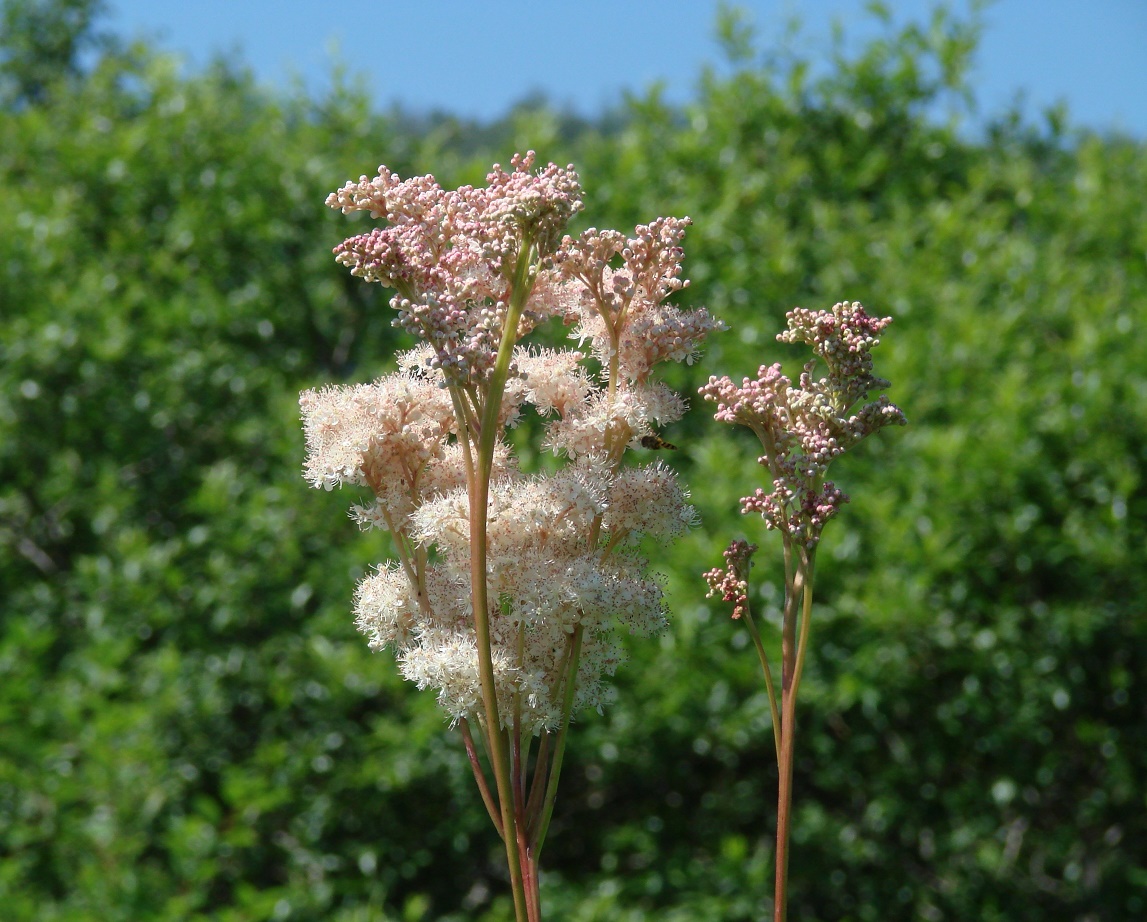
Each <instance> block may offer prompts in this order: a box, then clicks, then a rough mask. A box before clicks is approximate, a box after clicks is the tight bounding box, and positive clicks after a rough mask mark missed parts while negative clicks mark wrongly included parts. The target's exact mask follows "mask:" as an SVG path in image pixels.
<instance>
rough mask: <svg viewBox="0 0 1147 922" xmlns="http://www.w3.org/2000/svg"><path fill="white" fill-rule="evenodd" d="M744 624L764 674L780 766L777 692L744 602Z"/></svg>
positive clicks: (751, 615) (763, 650) (754, 626)
mask: <svg viewBox="0 0 1147 922" xmlns="http://www.w3.org/2000/svg"><path fill="white" fill-rule="evenodd" d="M742 620H743V621H744V622H745V627H746V628H747V629H748V631H749V636H750V637H752V638H753V644H754V646H756V648H757V658H758V659H759V660H760V661H761V669H763V670H764V673H765V688H767V689H768V692H769V711H770V712H771V713H772V715H773V746H774V748H775V749H776V753H777V763H778V764H780V759H781V713H780V709H779V708H778V707H777V692H776V689H775V688H774V687H773V671H772V669H770V668H769V657H768V656H767V654H766V653H765V645H764V644H763V643H762V642H761V634H760V632H759V631H758V630H757V625H756V622H754V621H753V613H752V611H750V609H749V603H748V602H747V601H746V602H745V613H744V615H743V616H742Z"/></svg>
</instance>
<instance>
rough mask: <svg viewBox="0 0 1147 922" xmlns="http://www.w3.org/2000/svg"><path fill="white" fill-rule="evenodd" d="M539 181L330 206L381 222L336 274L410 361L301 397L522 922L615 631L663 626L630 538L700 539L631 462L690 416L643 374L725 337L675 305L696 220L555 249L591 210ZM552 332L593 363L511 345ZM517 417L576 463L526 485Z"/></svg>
mask: <svg viewBox="0 0 1147 922" xmlns="http://www.w3.org/2000/svg"><path fill="white" fill-rule="evenodd" d="M533 166H534V154H533V153H532V152H530V153H528V154H526V155H525V156H524V157H523V156H515V157H514V158H513V160H512V162H511V169H510V170H508V171H507V170H503V169H502V168H501V167H500V166H497V165H495V166H494V168H493V170H492V171H491V172H490V174H489V175H488V176H487V182H488V185H487V186H485V187H481V188H475V187H471V186H463V187H461V188H459V189H457V190H453V191H448V190H444V189H443V188H441V187H440V186H439V185H438V183H437V182H436V181H435V179H434V177H432V176H422V177H418V178H414V179H408V180H402V179H400V178H399V177H398V176H396V175H395V174H394V173H392V172H390V171H389V170H388V169H386V168H385V167H380V168H379V172H378V176H377V177H375V178H373V179H369V178H367V177H365V176H363V177H362V178H361V179H360V180H359V181H358V182H357V183H354V182H348V183H347V184H346V185H345V186H344V187H343V188H342V189H340V190H338V191H337V192H335V193H332V194H331V195H330V196H329V198H328V199H327V203H328V204H329V205H330V206H332V207H335V208H340V209H341V210H342V211H343V212H344V213H349V212H353V211H365V212H368V213H369V214H370V215H371V216H372V217H374V218H385V220H386V222H387V224H386V226H385V227H381V228H375V229H373V230H371V231H370V232H369V233H365V234H361V235H359V236H355V237H351V238H350V239H348V240H346V241H345V242H343V243H342V244H340V245H339V246H338V247H336V249H335V253H336V257H337V259H338V261H339V262H340V263H341V264H343V265H345V266H347V267H349V268H350V270H351V273H352V274H353V275H356V276H359V277H361V278H363V279H365V280H366V281H368V282H378V283H381V284H383V285H385V286H387V287H389V288H392V289H393V290H394V291H395V295H394V297H393V298H392V300H391V306H392V307H393V308H394V309H395V310H396V311H397V317H396V319H395V321H394V322H395V324H396V325H397V326H400V327H402V328H403V329H404V330H406V331H407V332H409V333H412V334H414V335H415V336H416V337H417V338H418V339H419V340H420V344H419V345H418V346H417V347H416V348H414V349H412V350H411V351H409V352H406V353H404V354H402V355H400V356H398V365H399V370H398V371H397V372H395V373H394V374H391V375H387V376H385V377H382V378H379V379H378V380H376V381H374V382H373V383H371V384H357V385H350V386H330V387H325V388H321V389H318V390H310V391H307V392H305V393H304V394H303V395H302V397H301V400H300V404H301V407H302V416H303V424H304V430H305V433H306V443H307V459H306V464H305V476H306V478H307V480H308V481H309V482H310V483H311V484H312V485H313V486H316V487H325V488H327V489H331V488H332V487H334V486H336V485H339V484H344V483H350V484H355V485H358V486H362V487H366V488H367V489H369V491H370V493H371V494H372V496H371V498H370V499H369V501H367V502H365V503H363V504H360V505H357V506H354V507H353V509H352V516H353V518H354V519H355V520H356V521H357V522H358V523H359V524H360V525H361V526H362V527H364V528H372V527H376V528H382V529H385V530H386V531H388V532H389V533H390V535H391V537H392V539H393V545H394V549H395V553H396V555H397V560H396V561H394V562H391V563H388V564H387V565H385V566H382V567H380V568H379V569H378V570H377V571H376V572H374V573H372V574H370V575H368V576H367V577H366V578H365V579H364V580H363V581H362V582H361V583H360V584H359V587H358V590H357V593H356V596H355V615H356V623H357V625H358V627H359V629H360V630H362V631H363V632H364V633H365V634H366V635H367V637H368V638H369V641H370V644H371V646H372V647H374V648H376V649H377V648H383V647H390V648H392V649H393V650H394V651H395V654H396V656H397V660H398V664H399V668H400V670H401V672H402V674H403V675H404V676H405V677H406V678H407V679H409V680H411V681H413V682H414V683H416V684H417V685H418V687H419V688H433V689H435V690H436V691H437V694H438V700H439V702H440V703H441V705H442V707H443V709H444V710H445V711H446V713H447V714H448V715H449V718H450V720H451V722H452V723H453V724H456V725H457V726H458V727H459V728H460V730H461V735H462V738H463V740H464V743H465V746H466V750H467V753H468V755H469V759H470V764H471V767H472V768H473V772H474V777H475V779H476V781H477V784H478V788H479V790H480V792H481V795H482V798H483V801H484V802H485V805H486V808H487V810H488V812H489V815H490V818H491V820H492V822H493V824H494V826H495V828H496V829H497V831H498V834H499V835H500V836H501V838H502V840H503V842H504V844H505V848H506V857H507V864H508V868H509V874H510V883H511V888H512V891H513V898H514V907H515V914H516V917H517V919H518V920H519V922H521V920H530V922H535V920H538V919H540V918H541V902H540V897H539V891H538V882H539V881H538V857H539V854H540V852H541V849H542V845H543V842H544V840H545V836H546V831H547V828H548V826H549V822H550V817H551V815H552V811H553V804H554V797H555V794H556V790H557V783H558V777H559V774H560V771H561V765H562V758H563V753H564V751H565V744H566V737H567V731H568V729H569V725H570V721H571V719H572V717H573V714H574V713H575V712H576V711H578V710H579V709H582V708H586V707H598V708H600V707H601V705H602V703H603V702H604V701H605V699H606V696H607V687H606V684H605V681H606V678H607V677H608V676H609V675H611V674H612V673H613V672H614V670H615V669H616V668H617V666H618V664H619V663H620V662H621V661H622V659H623V658H624V651H623V648H622V646H621V645H620V643H619V640H618V632H619V631H620V630H628V631H630V632H631V633H636V634H641V635H649V634H654V633H656V632H658V631H660V630H661V629H662V628H663V627H664V625H665V609H664V602H663V598H662V591H661V588H660V585H659V584H658V582H657V581H656V580H655V579H653V578H651V577H650V576H649V575H647V573H646V561H645V560H643V559H642V557H641V556H640V555H639V554H638V552H637V549H636V539H637V537H638V536H640V535H642V534H645V535H653V536H655V537H658V538H661V539H667V538H670V537H672V536H674V535H676V534H678V533H680V532H682V531H683V530H684V529H685V528H687V527H688V526H689V525H691V524H692V523H693V522H694V518H695V513H694V512H693V510H692V508H691V507H690V506H689V505H688V502H687V493H686V492H685V491H684V490H683V489H682V487H681V486H680V485H679V484H678V482H677V479H676V477H675V475H674V474H673V472H672V471H671V470H670V469H669V468H668V467H666V466H664V465H662V464H660V463H653V464H646V465H639V466H633V465H623V457H624V455H625V453H626V451H627V450H628V449H630V448H635V447H638V446H640V444H641V442H642V440H643V439H645V440H649V439H650V438H651V437H653V434H654V428H655V427H659V426H662V425H665V424H668V423H672V422H674V421H675V420H677V419H678V418H679V417H680V416H681V414H682V413H683V412H684V409H685V404H684V401H683V400H682V399H681V398H680V397H679V396H677V395H676V394H674V393H673V392H671V391H670V390H669V389H668V388H666V387H664V386H663V385H660V384H657V383H655V382H653V381H652V380H651V379H650V372H651V370H652V368H653V366H654V365H656V364H657V363H659V362H662V361H666V360H672V361H692V359H693V357H694V355H695V353H696V350H697V349H698V347H699V345H700V343H701V342H702V341H703V340H704V338H705V336H706V335H707V334H708V333H709V332H710V331H711V330H713V329H716V328H717V327H718V326H719V324H718V323H717V322H716V321H714V320H713V319H712V318H711V317H710V316H709V314H708V313H707V312H706V311H704V310H696V311H684V310H680V309H678V308H676V307H673V306H671V305H669V304H667V303H665V301H666V298H668V297H669V296H670V295H672V294H673V293H674V292H676V291H679V290H680V289H682V288H684V287H685V286H686V285H687V284H688V283H687V282H686V281H685V280H683V279H682V278H681V259H682V255H683V253H682V249H681V241H682V238H683V236H684V233H685V228H686V226H687V225H688V223H689V222H688V220H687V219H674V218H659V219H657V220H656V221H654V222H652V223H651V224H650V225H648V226H640V227H638V228H637V230H636V233H635V236H633V237H628V238H627V237H626V236H625V235H623V234H621V233H619V232H616V231H609V230H597V229H593V228H591V229H590V230H587V231H586V232H585V233H583V234H582V235H581V236H580V237H577V238H572V237H569V236H563V232H564V230H565V227H566V224H567V222H568V221H569V220H570V218H571V217H572V216H573V215H574V214H575V213H576V212H578V211H580V210H581V208H582V199H581V187H580V184H579V181H578V177H577V174H576V173H575V172H574V171H573V169H572V168H571V167H566V168H561V167H558V166H555V165H554V164H549V165H548V166H546V167H544V168H543V169H540V170H537V171H535V170H534V169H533ZM551 317H560V318H561V319H562V320H564V321H565V322H566V323H567V324H572V325H573V334H572V338H574V339H577V340H578V341H579V342H580V343H581V344H583V345H585V344H588V346H589V349H588V352H585V353H583V352H581V351H577V350H571V349H566V350H552V349H532V348H527V347H523V346H521V345H519V340H520V339H521V338H522V337H523V336H524V335H525V334H527V333H528V332H529V331H530V330H532V329H533V328H535V327H537V326H538V325H539V324H541V323H543V322H544V321H546V320H547V319H549V318H551ZM526 405H532V406H533V408H534V409H535V410H536V411H537V412H538V413H539V414H541V415H542V416H544V417H547V418H549V419H550V422H549V423H548V425H547V427H546V429H545V447H547V448H549V449H552V450H553V451H554V452H555V453H558V454H563V455H565V457H566V458H567V459H568V464H567V465H566V466H565V467H564V468H563V469H561V470H559V471H558V472H557V473H555V474H549V475H537V474H535V475H528V474H526V473H524V472H522V471H521V470H520V469H519V467H518V465H517V463H516V460H515V457H514V453H513V451H512V449H511V447H510V445H509V443H508V442H507V441H506V439H505V438H504V433H505V431H506V429H507V428H508V427H512V426H513V425H515V423H516V422H517V421H518V420H519V418H520V415H521V413H522V410H523V408H524V407H525V406H526ZM475 731H477V732H475ZM535 744H536V745H535ZM490 775H492V776H493V781H494V783H493V785H491V784H490V781H489V776H490Z"/></svg>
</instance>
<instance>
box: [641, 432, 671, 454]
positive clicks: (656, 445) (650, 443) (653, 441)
mask: <svg viewBox="0 0 1147 922" xmlns="http://www.w3.org/2000/svg"><path fill="white" fill-rule="evenodd" d="M641 447H642V448H648V449H649V450H650V451H660V450H661V449H662V448H665V449H668V450H669V451H676V450H677V446H676V445H674V444H673V443H672V442H666V441H665V439H663V438H661V436H659V435H656V434H654V435H643V436H642V437H641Z"/></svg>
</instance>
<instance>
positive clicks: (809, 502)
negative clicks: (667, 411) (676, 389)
mask: <svg viewBox="0 0 1147 922" xmlns="http://www.w3.org/2000/svg"><path fill="white" fill-rule="evenodd" d="M787 318H788V330H787V331H786V332H784V333H781V334H779V335H778V336H777V339H778V340H780V341H781V342H786V343H798V342H800V343H807V344H808V345H810V346H812V348H813V352H814V355H815V358H814V359H813V360H812V361H810V362H808V363H807V364H806V365H805V366H804V370H803V371H802V373H801V376H800V382H799V385H798V386H797V387H794V386H793V384H792V381H791V380H790V379H789V378H788V377H786V376H785V375H784V374H783V373H782V372H781V366H780V365H779V364H778V365H771V366H766V365H762V366H761V368H760V369H759V371H758V373H757V378H756V380H751V379H749V378H745V379H744V381H743V382H742V384H741V385H740V387H738V386H737V385H735V384H734V383H733V382H732V381H731V380H730V379H729V378H727V377H724V378H719V379H718V378H716V377H712V378H710V379H709V383H708V384H706V385H705V386H704V387H702V388H701V393H702V394H703V395H704V396H705V398H706V399H707V400H712V401H714V402H715V403H716V404H717V412H716V414H715V416H716V418H717V419H718V420H720V421H721V422H727V423H735V424H739V425H743V426H748V427H749V428H750V429H752V430H753V431H754V432H755V433H756V434H757V437H758V438H759V439H760V441H761V445H762V446H763V447H764V454H763V455H762V456H761V457H760V458H759V459H758V460H759V462H760V463H761V464H762V465H763V466H765V467H767V468H768V470H769V472H770V474H771V476H772V482H773V489H772V492H769V493H766V492H765V491H764V490H763V489H758V490H757V491H756V492H755V493H754V494H753V495H752V496H747V497H744V498H743V499H742V500H741V511H742V512H743V513H744V514H748V513H753V512H755V513H760V515H761V516H762V517H763V518H764V520H765V524H766V526H767V527H768V528H775V529H778V530H781V531H783V532H784V533H785V534H786V535H788V536H789V537H791V538H792V539H794V540H796V541H797V542H799V543H801V544H804V545H805V546H806V547H808V548H813V547H815V546H816V544H817V543H818V542H819V540H820V534H821V530H822V529H823V528H824V525H825V523H826V522H827V521H828V520H829V519H830V518H832V517H833V516H834V515H835V514H836V513H837V511H838V510H839V509H840V507H841V505H843V504H844V503H846V502H848V497H847V496H846V495H845V494H844V493H842V492H841V491H840V490H839V489H837V487H836V486H835V485H834V484H833V483H832V481H826V480H825V479H824V475H825V472H826V471H827V470H828V467H829V465H830V464H831V463H832V461H833V459H835V458H836V457H838V456H839V455H841V454H843V453H844V452H845V451H847V450H848V449H849V448H851V447H852V446H853V445H855V444H856V443H857V442H859V441H860V440H861V439H863V438H865V437H866V436H868V435H871V434H872V433H873V432H876V431H878V430H880V429H882V428H884V427H885V426H890V425H903V424H904V423H905V419H904V414H903V413H901V412H900V410H899V408H897V407H896V406H894V405H893V404H891V403H889V401H888V398H887V397H884V396H880V397H879V398H877V399H876V400H874V401H872V402H870V403H866V404H864V406H862V407H860V408H859V409H858V410H855V412H854V407H855V406H856V404H857V403H858V402H859V401H861V400H864V399H866V398H867V397H868V394H869V392H870V391H875V390H881V389H883V388H886V387H888V386H889V382H887V381H885V380H884V379H882V378H878V377H876V376H875V375H874V374H873V373H872V355H871V351H872V349H873V347H875V346H876V345H877V344H879V342H880V339H879V334H880V333H881V332H882V331H883V330H884V328H885V327H887V326H888V324H890V323H891V322H892V318H890V317H884V318H879V319H878V318H874V317H870V316H869V315H868V314H867V313H866V312H865V310H864V308H863V307H862V306H861V305H860V304H859V303H858V302H855V301H854V302H852V303H847V302H842V303H839V304H836V305H834V306H833V308H832V310H831V311H810V310H805V309H804V308H796V309H795V310H792V311H790V312H789V313H788V315H787ZM821 363H823V365H824V366H826V368H827V374H826V375H825V376H824V377H822V378H819V379H814V377H813V375H814V373H815V372H816V370H817V367H818V365H819V364H821Z"/></svg>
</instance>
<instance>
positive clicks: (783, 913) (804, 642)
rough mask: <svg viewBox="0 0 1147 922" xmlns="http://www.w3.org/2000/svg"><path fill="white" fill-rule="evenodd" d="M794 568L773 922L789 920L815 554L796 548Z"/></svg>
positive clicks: (786, 632) (784, 642)
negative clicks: (797, 753) (799, 719)
mask: <svg viewBox="0 0 1147 922" xmlns="http://www.w3.org/2000/svg"><path fill="white" fill-rule="evenodd" d="M797 552H798V553H797V560H796V567H795V569H792V570H791V574H792V575H791V579H789V580H787V581H786V582H787V585H786V587H785V620H784V629H783V632H782V639H781V649H782V653H781V655H782V658H783V660H784V665H783V672H782V678H781V707H782V710H783V712H784V713H783V716H782V718H781V748H780V756H779V758H778V762H777V767H778V774H779V780H778V783H777V857H776V890H775V896H774V900H773V922H785V920H786V919H787V917H788V880H789V832H790V828H791V825H792V800H793V753H794V750H795V741H796V707H797V704H796V702H797V689H798V688H799V686H800V678H801V672H802V671H803V669H804V658H805V653H806V651H807V649H808V635H809V623H810V621H811V617H810V616H811V615H812V589H813V563H814V557H815V552H814V551H809V550H806V549H805V548H804V547H803V546H798V548H797ZM785 562H786V571H789V570H790V567H789V566H788V565H791V563H792V547H791V546H790V543H789V539H788V537H787V536H786V538H785ZM798 605H799V606H800V609H801V614H800V622H801V624H800V639H799V641H798V640H797V637H796V621H797V608H798Z"/></svg>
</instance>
